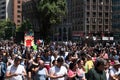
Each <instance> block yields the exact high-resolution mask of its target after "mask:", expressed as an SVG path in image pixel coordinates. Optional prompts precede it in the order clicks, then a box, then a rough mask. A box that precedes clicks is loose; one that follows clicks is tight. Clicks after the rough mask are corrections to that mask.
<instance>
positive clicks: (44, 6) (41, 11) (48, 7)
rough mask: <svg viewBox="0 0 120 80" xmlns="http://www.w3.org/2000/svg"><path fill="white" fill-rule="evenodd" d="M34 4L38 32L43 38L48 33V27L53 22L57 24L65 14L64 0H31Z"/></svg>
mask: <svg viewBox="0 0 120 80" xmlns="http://www.w3.org/2000/svg"><path fill="white" fill-rule="evenodd" d="M32 1H33V3H34V5H36V11H37V15H38V16H39V17H37V18H38V20H39V21H38V22H40V24H41V26H40V29H41V30H40V32H41V34H42V36H43V38H46V37H48V36H49V35H50V28H51V25H53V24H59V23H60V22H61V20H62V17H63V16H65V14H66V0H38V2H37V3H36V2H35V0H32Z"/></svg>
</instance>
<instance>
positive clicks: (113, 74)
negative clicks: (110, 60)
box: [110, 60, 120, 80]
mask: <svg viewBox="0 0 120 80" xmlns="http://www.w3.org/2000/svg"><path fill="white" fill-rule="evenodd" d="M119 75H120V62H119V61H117V60H115V61H114V65H113V67H112V68H111V69H110V80H120V77H119Z"/></svg>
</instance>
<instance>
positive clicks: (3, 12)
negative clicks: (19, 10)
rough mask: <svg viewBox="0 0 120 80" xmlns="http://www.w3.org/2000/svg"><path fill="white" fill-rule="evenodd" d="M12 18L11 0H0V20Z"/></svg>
mask: <svg viewBox="0 0 120 80" xmlns="http://www.w3.org/2000/svg"><path fill="white" fill-rule="evenodd" d="M7 19H10V20H11V19H12V0H0V20H7Z"/></svg>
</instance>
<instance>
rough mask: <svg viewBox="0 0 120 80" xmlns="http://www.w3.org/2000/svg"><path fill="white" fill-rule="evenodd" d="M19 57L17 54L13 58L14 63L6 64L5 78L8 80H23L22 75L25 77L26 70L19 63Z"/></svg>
mask: <svg viewBox="0 0 120 80" xmlns="http://www.w3.org/2000/svg"><path fill="white" fill-rule="evenodd" d="M21 59H22V58H21V57H20V56H18V57H16V58H15V60H14V64H13V65H11V66H8V68H7V71H6V78H8V79H9V80H23V77H25V76H26V75H27V74H26V70H25V68H24V66H22V65H20V61H21Z"/></svg>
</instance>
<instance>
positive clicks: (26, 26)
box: [17, 20, 32, 32]
mask: <svg viewBox="0 0 120 80" xmlns="http://www.w3.org/2000/svg"><path fill="white" fill-rule="evenodd" d="M31 29H32V25H31V23H30V21H29V20H23V22H22V24H21V26H20V27H18V29H17V32H26V31H30V30H31Z"/></svg>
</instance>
